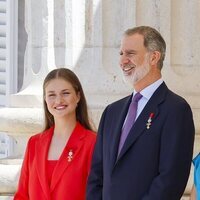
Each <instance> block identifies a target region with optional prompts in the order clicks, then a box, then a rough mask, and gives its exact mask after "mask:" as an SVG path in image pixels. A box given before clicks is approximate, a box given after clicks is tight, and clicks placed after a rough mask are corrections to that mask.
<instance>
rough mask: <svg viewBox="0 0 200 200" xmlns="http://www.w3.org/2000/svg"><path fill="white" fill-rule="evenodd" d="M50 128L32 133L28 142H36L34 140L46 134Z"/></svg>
mask: <svg viewBox="0 0 200 200" xmlns="http://www.w3.org/2000/svg"><path fill="white" fill-rule="evenodd" d="M50 130H51V128H50V129H47V130H45V131H42V132H40V133H36V134H34V135H32V136H31V137H30V138H29V142H36V141H38V140H40V139H41V138H43V137H46V136H48V135H49V131H50Z"/></svg>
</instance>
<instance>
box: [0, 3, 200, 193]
mask: <svg viewBox="0 0 200 200" xmlns="http://www.w3.org/2000/svg"><path fill="white" fill-rule="evenodd" d="M199 7H200V2H199V1H198V0H194V1H188V0H176V1H170V0H166V1H161V0H153V1H150V0H149V1H147V0H136V1H133V0H126V1H121V0H116V1H113V0H56V1H54V0H29V1H25V30H26V33H27V38H28V40H27V46H26V51H25V55H24V78H23V86H22V89H21V90H20V92H19V93H17V94H14V95H12V96H11V107H16V108H4V109H0V127H1V128H0V132H6V133H8V134H9V135H12V136H13V137H15V139H16V140H17V141H18V149H17V150H16V152H17V155H19V156H20V157H21V158H22V157H23V156H22V155H23V151H24V148H25V146H26V141H27V139H28V138H29V137H30V136H31V135H32V134H34V133H37V132H39V131H40V130H41V129H42V124H43V112H42V109H41V106H42V97H41V91H42V90H41V86H42V82H43V78H44V77H45V75H46V73H48V72H49V71H50V70H51V69H54V68H56V67H60V66H66V67H69V68H70V69H72V70H73V71H74V72H75V73H76V74H77V75H78V77H79V78H80V81H81V83H82V85H83V89H84V91H85V94H86V97H87V100H88V104H89V107H90V111H91V113H92V114H91V118H92V119H93V120H94V122H95V123H96V125H98V122H99V118H100V114H101V112H102V110H103V108H104V107H105V106H106V105H107V104H108V103H110V102H112V101H114V100H116V99H119V98H121V97H123V96H125V95H127V94H129V93H130V90H131V88H127V86H125V84H124V83H123V81H122V76H121V71H120V68H119V64H118V62H119V45H120V39H121V35H122V33H123V32H124V30H126V29H127V28H130V27H134V26H139V25H149V26H153V27H155V28H157V29H158V30H159V31H160V32H161V34H162V35H163V37H164V38H165V40H166V43H167V55H166V59H165V62H164V67H163V70H162V71H163V78H164V80H165V81H166V83H167V85H168V86H169V88H171V89H172V90H174V91H175V92H177V93H178V94H180V95H181V96H183V97H185V98H186V99H187V100H188V102H189V103H190V105H191V107H192V109H193V113H194V119H195V125H196V131H197V138H196V141H195V152H194V154H195V155H196V154H197V151H199V149H200V146H199V144H200V141H199V135H198V133H200V123H199V121H200V112H199V111H200V101H199V98H200V92H199V91H200V88H199V87H200V85H199V83H198V80H199V74H200V71H199V70H200V67H199V63H200V57H199V51H200V38H199V35H198V33H199V31H200V27H199V25H198V24H199V23H198V22H199V18H200V14H199V12H198V10H199ZM191 13H192V14H191ZM8 163H10V164H8ZM17 163H18V162H17ZM1 164H2V163H0V169H3V170H4V171H5V168H4V166H1ZM6 164H8V165H9V166H10V165H12V164H13V163H12V160H11V161H9V162H7V161H6ZM14 165H15V164H14ZM1 167H2V168H1ZM12 169H14V170H19V169H18V168H17V167H16V166H13V168H12ZM0 171H1V170H0ZM6 173H7V172H6ZM18 174H19V171H18ZM15 175H16V173H15V172H13V176H15ZM8 179H9V180H12V177H9V176H8ZM1 180H2V175H1V174H0V183H2V182H1ZM8 182H9V181H8ZM4 183H5V184H4V185H3V187H4V186H5V185H6V184H7V183H6V182H4ZM191 184H192V173H191V177H190V181H189V184H188V186H187V191H186V192H187V193H189V191H190V188H191ZM3 187H2V188H3ZM0 188H1V187H0ZM4 188H5V187H4ZM13 188H14V187H13V186H12V187H10V189H9V191H10V192H11V193H12V192H14V189H13ZM0 192H2V191H0Z"/></svg>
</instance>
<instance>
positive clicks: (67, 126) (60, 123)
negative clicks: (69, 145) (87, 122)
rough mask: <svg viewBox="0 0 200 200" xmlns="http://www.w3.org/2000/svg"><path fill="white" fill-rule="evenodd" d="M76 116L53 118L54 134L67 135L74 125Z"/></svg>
mask: <svg viewBox="0 0 200 200" xmlns="http://www.w3.org/2000/svg"><path fill="white" fill-rule="evenodd" d="M76 123H77V121H76V118H64V119H55V128H54V135H57V136H62V137H68V136H70V135H71V133H72V131H73V130H74V128H75V126H76Z"/></svg>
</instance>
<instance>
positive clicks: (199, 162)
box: [190, 153, 200, 200]
mask: <svg viewBox="0 0 200 200" xmlns="http://www.w3.org/2000/svg"><path fill="white" fill-rule="evenodd" d="M193 164H194V185H193V187H192V192H191V196H190V200H200V178H199V177H200V153H199V154H198V155H197V156H196V157H195V158H194V159H193Z"/></svg>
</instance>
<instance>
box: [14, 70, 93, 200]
mask: <svg viewBox="0 0 200 200" xmlns="http://www.w3.org/2000/svg"><path fill="white" fill-rule="evenodd" d="M43 94H44V95H43V99H44V113H45V129H44V131H43V132H42V133H39V134H36V135H34V136H32V137H31V138H30V139H29V141H28V145H27V149H26V153H25V157H24V161H23V165H22V169H21V176H20V179H19V184H18V189H17V192H16V194H15V196H14V200H27V199H30V200H38V199H39V200H62V199H63V200H85V199H86V198H85V192H86V182H87V178H88V173H89V170H90V162H91V157H92V153H93V148H94V144H95V140H96V134H95V133H94V132H93V131H92V127H91V124H90V122H89V119H88V111H87V104H86V100H85V96H84V93H83V89H82V87H81V84H80V81H79V79H78V78H77V76H76V75H75V74H74V73H73V72H72V71H71V70H69V69H67V68H59V69H55V70H53V71H51V72H50V73H49V74H48V75H47V76H46V78H45V80H44V83H43Z"/></svg>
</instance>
